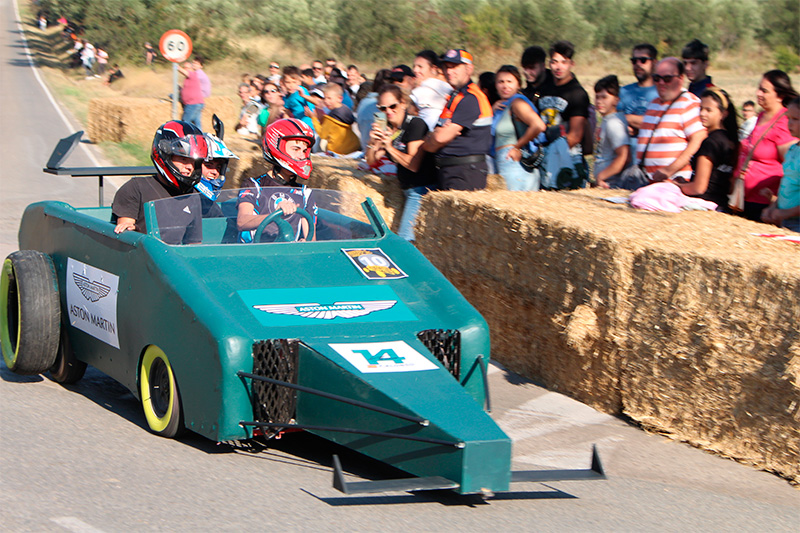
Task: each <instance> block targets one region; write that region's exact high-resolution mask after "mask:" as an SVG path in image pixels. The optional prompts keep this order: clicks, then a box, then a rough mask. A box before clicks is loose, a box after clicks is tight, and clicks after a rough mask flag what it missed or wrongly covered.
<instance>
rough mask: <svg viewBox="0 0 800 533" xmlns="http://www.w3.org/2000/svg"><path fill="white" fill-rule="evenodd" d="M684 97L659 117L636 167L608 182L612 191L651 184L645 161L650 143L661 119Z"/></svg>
mask: <svg viewBox="0 0 800 533" xmlns="http://www.w3.org/2000/svg"><path fill="white" fill-rule="evenodd" d="M681 96H683V92H681V94H679V95H678V97H677V98H675V99H674V100H673V101H671V102H670V103H669V105H668V106H667V108H666V109H665V110H664V112H663V113H661V116H660V117H658V122H656V125H655V127H654V128H653V133H652V134H651V135H650V138H649V139H647V145H646V146H645V147H644V152H642V159H641V161H639V163H638V164H636V165H631V166H629V167H628V168H626V169H625V170H623V171H622V172H620V173H619V177H617V178H616V179H609V180H606V183H608V185H609V187H611V188H612V189H628V190H631V191H635V190H636V189H638V188H640V187H644V186H645V185H649V184H650V175H649V174H648V173H647V171H646V170H645V169H644V159H645V157H646V156H647V149H648V148H650V142H651V141H652V140H653V137H654V136H655V134H656V130H657V129H658V125H659V124H661V119H663V118H664V115H666V114H667V111H669V108H670V107H672V104H674V103H675V102H677V101H678V98H680V97H681Z"/></svg>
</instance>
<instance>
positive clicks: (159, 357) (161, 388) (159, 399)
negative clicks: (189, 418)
mask: <svg viewBox="0 0 800 533" xmlns="http://www.w3.org/2000/svg"><path fill="white" fill-rule="evenodd" d="M139 396H140V398H141V402H142V409H143V410H144V416H145V419H147V425H148V427H149V428H150V431H152V432H153V433H155V434H157V435H161V436H162V437H167V438H170V439H171V438H173V437H177V436H178V435H180V434H181V433H182V432H183V429H184V427H183V412H182V409H181V395H180V393H179V392H178V385H177V382H176V380H175V374H174V373H173V371H172V365H170V363H169V359H168V358H167V355H166V354H165V353H164V351H163V350H162V349H161V348H159V347H158V346H148V348H147V350H145V352H144V356H143V357H142V365H141V367H140V370H139Z"/></svg>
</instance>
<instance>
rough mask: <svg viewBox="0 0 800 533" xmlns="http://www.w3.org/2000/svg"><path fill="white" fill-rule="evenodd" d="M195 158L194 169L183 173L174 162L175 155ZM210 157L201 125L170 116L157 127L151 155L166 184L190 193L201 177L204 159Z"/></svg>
mask: <svg viewBox="0 0 800 533" xmlns="http://www.w3.org/2000/svg"><path fill="white" fill-rule="evenodd" d="M174 155H180V156H183V157H189V158H191V159H194V170H193V171H192V173H191V175H189V176H184V175H183V174H181V173H180V171H179V170H178V169H177V167H176V166H175V164H174V163H173V162H172V156H174ZM207 157H208V143H207V142H206V138H205V137H204V136H203V132H202V131H200V128H198V127H197V126H195V125H194V124H190V123H188V122H183V121H180V120H171V121H169V122H167V123H166V124H163V125H162V126H161V127H159V128H158V129H157V130H156V135H155V137H153V149H152V150H151V152H150V158H151V159H152V160H153V164H154V165H155V167H156V170H158V175H159V176H160V177H161V181H162V182H163V183H164V185H166V186H168V187H171V188H174V189H177V190H178V191H179V192H182V193H184V192H185V193H188V192H190V191H191V189H192V187H194V185H195V184H196V183H197V182H198V181H200V178H201V177H202V174H203V169H202V166H201V165H202V164H203V160H204V159H206V158H207Z"/></svg>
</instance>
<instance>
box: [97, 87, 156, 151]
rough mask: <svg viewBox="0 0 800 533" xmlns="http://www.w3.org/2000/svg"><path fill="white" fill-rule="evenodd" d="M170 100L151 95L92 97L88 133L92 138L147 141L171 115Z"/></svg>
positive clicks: (100, 140)
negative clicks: (138, 96)
mask: <svg viewBox="0 0 800 533" xmlns="http://www.w3.org/2000/svg"><path fill="white" fill-rule="evenodd" d="M170 113H171V107H170V104H169V102H165V101H161V100H156V99H154V98H128V97H114V98H93V99H92V100H91V101H90V102H89V113H88V118H87V128H86V129H87V133H88V135H89V139H91V140H92V142H95V143H97V142H103V141H111V142H144V143H147V142H150V141H152V139H153V134H154V133H155V131H156V128H158V126H160V125H161V124H163V123H164V122H166V121H167V120H169V119H170Z"/></svg>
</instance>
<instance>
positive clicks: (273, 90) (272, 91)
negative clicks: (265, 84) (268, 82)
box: [261, 89, 278, 93]
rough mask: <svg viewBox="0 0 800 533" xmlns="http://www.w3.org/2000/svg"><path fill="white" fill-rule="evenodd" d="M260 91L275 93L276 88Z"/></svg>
mask: <svg viewBox="0 0 800 533" xmlns="http://www.w3.org/2000/svg"><path fill="white" fill-rule="evenodd" d="M261 92H262V93H276V92H278V89H264V90H263V91H261Z"/></svg>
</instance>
